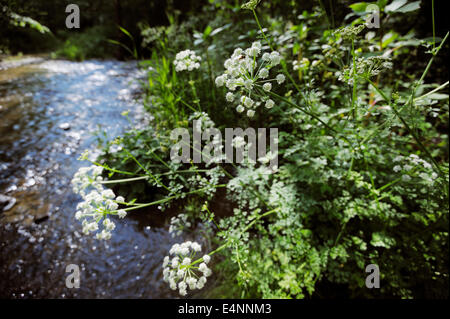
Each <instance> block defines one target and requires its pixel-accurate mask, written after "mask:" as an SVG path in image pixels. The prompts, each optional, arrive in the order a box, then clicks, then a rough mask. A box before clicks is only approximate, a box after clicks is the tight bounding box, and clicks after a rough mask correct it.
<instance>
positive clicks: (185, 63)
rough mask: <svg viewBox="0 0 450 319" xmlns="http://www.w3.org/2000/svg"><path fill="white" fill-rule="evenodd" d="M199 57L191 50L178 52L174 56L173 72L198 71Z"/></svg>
mask: <svg viewBox="0 0 450 319" xmlns="http://www.w3.org/2000/svg"><path fill="white" fill-rule="evenodd" d="M201 60H202V58H201V57H199V56H198V55H196V54H195V52H194V51H192V50H184V51H181V52H178V53H177V55H176V56H175V61H173V64H174V65H175V71H177V72H181V71H185V70H188V71H192V70H195V69H198V68H199V67H200V61H201Z"/></svg>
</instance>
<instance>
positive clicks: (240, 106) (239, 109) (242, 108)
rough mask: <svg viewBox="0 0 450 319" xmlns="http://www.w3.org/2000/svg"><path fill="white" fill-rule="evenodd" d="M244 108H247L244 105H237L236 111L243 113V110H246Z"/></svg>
mask: <svg viewBox="0 0 450 319" xmlns="http://www.w3.org/2000/svg"><path fill="white" fill-rule="evenodd" d="M244 110H245V108H244V107H243V106H242V105H238V106H237V107H236V111H237V112H238V113H242V112H244Z"/></svg>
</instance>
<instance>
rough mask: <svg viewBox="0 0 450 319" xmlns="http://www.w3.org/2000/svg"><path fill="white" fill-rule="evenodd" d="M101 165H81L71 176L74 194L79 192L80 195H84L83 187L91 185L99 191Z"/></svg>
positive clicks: (101, 187)
mask: <svg viewBox="0 0 450 319" xmlns="http://www.w3.org/2000/svg"><path fill="white" fill-rule="evenodd" d="M102 172H103V167H101V166H96V165H92V166H89V167H81V168H80V169H79V170H78V171H77V172H76V173H75V175H73V178H72V187H73V188H72V189H73V192H74V193H76V194H80V195H81V196H82V197H84V196H86V192H85V189H87V188H89V187H92V188H94V189H97V190H98V191H101V190H102V189H103V186H102V184H101V181H103V177H102V176H101V174H102Z"/></svg>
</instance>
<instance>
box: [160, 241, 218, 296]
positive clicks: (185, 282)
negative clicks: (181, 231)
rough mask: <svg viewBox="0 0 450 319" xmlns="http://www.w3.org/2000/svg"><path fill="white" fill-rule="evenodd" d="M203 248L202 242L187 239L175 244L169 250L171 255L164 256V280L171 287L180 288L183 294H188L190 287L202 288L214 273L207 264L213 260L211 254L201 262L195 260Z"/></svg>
mask: <svg viewBox="0 0 450 319" xmlns="http://www.w3.org/2000/svg"><path fill="white" fill-rule="evenodd" d="M201 250H202V247H201V246H200V244H198V243H196V242H191V241H186V242H184V243H182V244H175V245H173V246H172V248H170V251H169V254H170V256H166V257H164V261H163V276H164V281H165V282H167V283H169V286H170V289H172V290H177V289H178V292H179V293H180V295H181V296H186V294H187V290H188V288H189V289H191V290H194V289H202V288H203V287H204V286H205V283H206V280H207V279H206V278H207V277H209V276H211V274H212V271H211V269H209V268H208V266H207V264H208V263H209V261H210V260H211V257H210V256H209V255H204V256H203V257H202V262H201V263H200V264H198V262H194V261H195V257H196V256H197V254H198V253H200V251H201Z"/></svg>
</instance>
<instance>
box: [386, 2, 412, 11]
mask: <svg viewBox="0 0 450 319" xmlns="http://www.w3.org/2000/svg"><path fill="white" fill-rule="evenodd" d="M406 2H407V0H394V1H392V2H391V3H390V4H389V5H387V6H386V7H385V8H384V11H385V12H395V11H396V10H397V9H398V8H400V7H401V6H403V5H404V4H405V3H406Z"/></svg>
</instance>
